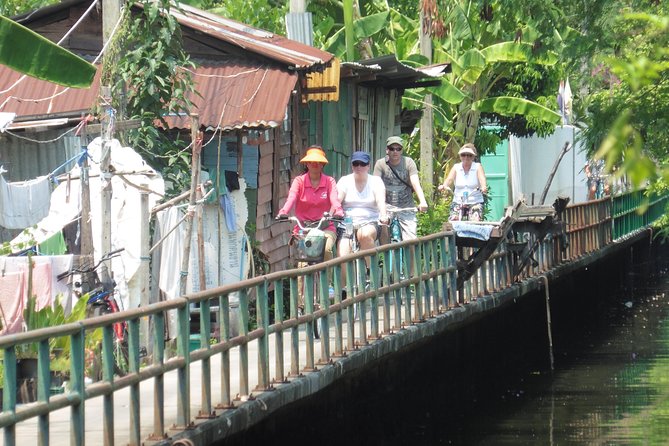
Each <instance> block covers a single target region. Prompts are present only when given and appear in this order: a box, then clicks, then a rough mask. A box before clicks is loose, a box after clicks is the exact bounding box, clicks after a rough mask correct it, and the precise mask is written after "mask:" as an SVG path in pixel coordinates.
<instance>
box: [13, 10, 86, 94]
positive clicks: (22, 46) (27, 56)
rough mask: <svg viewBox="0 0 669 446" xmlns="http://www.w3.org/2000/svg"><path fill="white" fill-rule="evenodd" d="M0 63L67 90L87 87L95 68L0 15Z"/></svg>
mask: <svg viewBox="0 0 669 446" xmlns="http://www.w3.org/2000/svg"><path fill="white" fill-rule="evenodd" d="M0 64H2V65H6V66H8V67H9V68H12V69H13V70H16V71H18V72H20V73H24V74H27V75H28V76H31V77H35V78H37V79H42V80H45V81H49V82H53V83H56V84H59V85H64V86H66V87H74V88H85V87H89V86H90V85H91V83H92V82H93V77H94V76H95V66H94V65H92V64H90V63H88V62H86V61H85V60H84V59H82V58H80V57H79V56H77V55H75V54H73V53H71V52H70V51H68V50H66V49H65V48H61V47H60V46H58V45H56V44H55V43H53V42H51V41H50V40H48V39H46V38H44V37H42V36H40V35H39V34H37V33H35V32H33V31H31V30H30V29H28V28H26V27H25V26H23V25H20V24H18V23H16V22H14V21H12V20H10V19H8V18H6V17H3V16H0Z"/></svg>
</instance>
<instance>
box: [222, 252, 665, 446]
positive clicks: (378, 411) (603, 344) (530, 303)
mask: <svg viewBox="0 0 669 446" xmlns="http://www.w3.org/2000/svg"><path fill="white" fill-rule="evenodd" d="M656 260H657V259H656ZM617 262H618V263H617ZM593 270H594V271H593ZM616 271H617V272H618V273H619V274H612V272H613V273H615V272H616ZM635 274H636V272H628V271H627V269H626V267H625V266H624V264H620V262H619V260H618V259H611V260H610V261H609V262H608V263H604V264H602V265H600V266H599V267H597V268H590V270H589V271H586V272H583V273H581V274H574V275H573V276H572V277H571V278H570V280H569V281H566V283H563V284H560V285H559V286H557V285H556V286H555V287H554V288H552V289H551V309H552V325H553V344H554V354H555V371H554V372H553V373H551V371H550V362H549V351H548V337H547V333H546V320H545V306H544V294H543V291H541V292H540V293H537V295H536V296H533V297H532V298H530V299H526V300H525V301H524V302H523V303H521V304H518V305H515V306H514V307H513V308H511V309H509V310H507V311H501V312H499V313H497V314H495V315H494V316H492V317H487V318H486V319H484V320H482V321H481V322H480V323H478V324H477V325H476V326H475V327H469V328H467V329H465V330H460V331H458V332H457V333H451V334H447V335H444V336H442V337H441V338H439V339H436V340H434V341H433V342H430V343H429V344H425V345H421V346H417V347H415V348H413V349H412V350H411V351H410V352H407V353H406V354H404V355H401V356H397V357H395V358H392V359H390V360H384V361H380V362H379V363H378V364H377V367H376V368H375V369H374V370H373V371H371V372H367V373H365V374H357V375H355V376H350V377H349V378H348V379H347V380H345V381H343V382H342V383H339V384H338V385H336V386H333V387H332V388H330V389H326V390H325V391H323V392H321V393H320V394H318V395H316V396H315V397H314V398H311V399H309V401H306V402H303V403H300V404H299V405H297V406H295V407H291V408H290V409H289V410H281V411H280V412H278V413H276V416H274V417H272V419H271V420H269V421H268V422H265V423H263V424H262V425H260V426H259V427H258V428H257V429H254V430H253V431H251V432H247V433H245V434H243V435H240V436H237V437H236V438H232V439H228V440H227V441H226V442H225V444H226V445H236V444H249V445H250V444H267V442H273V441H278V440H282V439H285V441H287V442H290V444H292V445H300V444H305V445H306V444H313V443H318V444H320V445H391V446H394V445H414V444H421V445H431V444H467V445H469V444H474V445H507V444H508V445H511V444H513V445H517V444H541V445H546V444H548V445H563V444H588V445H591V444H595V445H596V444H616V445H617V444H667V443H669V316H668V314H669V313H668V312H667V309H668V308H669V302H668V301H669V299H668V298H667V295H669V279H666V278H665V279H663V281H661V282H659V283H658V284H657V285H655V286H652V287H650V286H649V285H648V284H649V283H650V282H649V281H648V279H647V278H646V277H643V276H638V275H635ZM614 279H615V280H614ZM632 280H633V283H636V284H644V287H646V288H643V289H642V288H638V287H635V288H631V287H630V284H631V283H632ZM281 442H283V441H281Z"/></svg>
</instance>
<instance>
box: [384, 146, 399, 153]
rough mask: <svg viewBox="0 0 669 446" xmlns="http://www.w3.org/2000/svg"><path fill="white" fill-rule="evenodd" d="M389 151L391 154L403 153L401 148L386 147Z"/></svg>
mask: <svg viewBox="0 0 669 446" xmlns="http://www.w3.org/2000/svg"><path fill="white" fill-rule="evenodd" d="M386 148H387V149H388V150H390V151H391V152H401V151H402V148H401V147H386Z"/></svg>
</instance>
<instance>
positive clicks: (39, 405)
mask: <svg viewBox="0 0 669 446" xmlns="http://www.w3.org/2000/svg"><path fill="white" fill-rule="evenodd" d="M644 200H645V201H644ZM666 203H667V196H666V195H665V196H650V197H646V198H644V196H643V195H642V193H641V192H632V193H628V194H625V195H622V196H617V197H614V198H610V197H609V198H604V199H601V200H596V201H591V202H588V203H582V204H576V205H572V206H568V207H567V209H566V210H565V212H564V221H565V223H566V234H565V236H564V237H563V238H562V237H554V236H548V237H546V238H545V239H544V240H542V241H541V242H540V243H539V244H538V249H537V251H536V254H535V260H536V265H531V266H530V267H529V268H528V269H527V270H526V271H524V272H522V273H521V274H520V276H519V277H517V278H516V277H513V276H514V274H513V268H514V264H515V263H514V261H515V256H516V254H514V253H513V252H512V251H511V250H509V249H507V246H506V244H502V246H501V247H500V248H499V249H498V250H497V251H496V252H495V253H494V254H493V255H492V256H491V257H490V258H489V259H488V260H487V261H485V262H484V263H483V265H482V266H481V268H480V270H479V271H477V272H476V274H474V275H473V276H472V278H471V279H470V280H469V281H468V282H466V284H465V287H464V291H463V292H462V293H458V291H457V285H456V283H457V281H456V274H457V267H456V252H457V249H456V246H455V238H454V236H453V234H451V233H447V232H442V233H438V234H431V235H429V236H426V237H422V238H420V239H417V240H408V241H403V242H400V243H396V244H391V245H385V246H380V247H376V248H373V249H369V250H365V251H360V252H357V253H354V254H351V255H348V256H346V257H341V258H336V259H332V260H329V261H327V262H323V263H320V264H317V265H311V266H307V267H305V268H300V269H295V270H290V271H280V272H275V273H271V274H268V275H265V276H261V277H255V278H252V279H248V280H245V281H241V282H238V283H235V284H230V285H226V286H223V287H219V288H215V289H210V290H206V291H202V292H198V293H193V294H190V295H186V296H183V297H180V298H177V299H173V300H171V301H168V302H160V303H154V304H150V305H148V306H145V307H143V308H136V309H131V310H126V311H123V312H120V313H114V314H108V315H105V316H101V317H97V318H92V319H86V320H83V321H80V322H77V323H71V324H66V325H62V326H59V327H49V328H44V329H40V330H35V331H31V332H25V333H19V334H14V335H7V336H3V337H0V350H2V351H3V352H4V394H3V406H2V412H1V413H0V427H2V428H3V429H4V440H5V443H4V444H6V445H14V444H15V443H16V430H15V426H16V424H17V423H19V422H21V421H24V420H27V419H30V418H33V417H37V419H38V426H39V433H38V436H39V441H40V443H41V444H49V433H48V432H49V429H48V424H49V414H50V413H51V412H53V411H55V410H58V409H62V408H64V407H70V412H71V443H72V444H77V445H78V444H83V441H84V436H85V435H84V434H85V422H86V420H85V417H84V413H85V404H86V401H87V400H88V399H91V398H94V397H99V396H102V400H103V414H104V420H102V423H103V434H102V435H103V442H104V443H105V444H113V443H114V437H115V431H114V427H115V423H114V421H115V417H116V416H120V415H121V414H117V413H115V412H114V394H115V392H118V391H119V390H121V389H124V388H129V390H130V402H129V405H128V408H129V416H130V426H129V432H128V441H129V442H130V443H133V444H139V443H141V441H142V438H141V433H142V426H141V424H140V416H139V414H140V408H141V406H142V401H140V392H139V386H140V383H141V382H142V381H146V380H152V381H153V392H154V397H153V401H152V402H150V403H149V404H152V405H153V419H152V420H149V422H147V421H146V420H141V421H144V423H146V424H148V425H149V426H150V430H151V432H152V434H151V435H150V439H154V440H155V439H161V438H164V435H165V430H166V425H167V423H168V420H166V413H165V398H166V394H165V375H166V374H167V373H169V372H172V371H176V373H177V376H178V380H177V382H178V385H177V388H176V393H177V411H176V416H175V419H173V420H170V421H169V422H171V423H174V425H175V426H176V427H178V428H182V429H185V428H188V427H189V426H191V425H192V422H193V415H192V414H191V402H193V403H195V404H196V407H199V410H198V414H197V416H198V417H207V416H212V415H213V414H214V410H215V409H223V408H231V407H234V402H235V401H236V400H242V401H243V400H244V399H246V398H249V397H250V396H251V392H252V389H253V390H258V391H263V390H268V389H270V388H272V386H273V385H274V384H276V383H282V382H285V381H286V377H287V376H297V375H299V374H301V373H302V372H304V371H309V370H315V369H316V366H317V364H325V363H328V362H330V361H333V360H336V358H338V357H341V356H342V355H344V354H345V353H346V352H347V351H352V350H355V349H356V348H359V347H360V346H364V345H366V344H367V343H368V342H370V340H375V339H378V338H380V337H381V336H383V335H387V334H390V333H392V332H393V331H396V330H400V329H401V328H402V327H406V326H409V325H411V324H415V323H420V322H421V321H424V320H426V319H428V318H431V317H434V316H436V315H439V314H441V313H443V312H445V311H447V310H449V309H450V308H453V307H455V306H459V305H462V304H465V303H467V302H469V301H471V300H472V299H475V298H477V297H481V296H483V295H486V294H488V293H490V292H495V291H500V290H502V289H504V288H506V287H508V286H511V285H512V284H513V282H514V281H515V280H517V279H523V278H525V277H529V276H530V275H536V274H543V273H545V272H546V271H547V270H549V269H551V268H552V267H554V266H556V265H558V264H560V263H562V262H567V261H571V260H574V259H577V258H578V257H580V256H583V255H585V254H587V253H590V252H593V251H595V250H598V249H601V248H602V247H603V246H605V245H606V244H608V243H610V242H611V241H612V240H614V239H616V238H619V237H621V236H624V235H626V234H629V233H631V232H634V231H636V230H638V229H641V228H643V227H645V226H646V225H648V224H650V223H651V222H652V221H653V220H654V219H656V218H658V217H659V216H660V215H662V213H663V209H664V207H665V206H666ZM640 207H643V208H644V213H643V214H639V213H638V212H637V211H636V210H637V209H639V208H640ZM515 237H516V241H519V242H525V243H533V242H534V241H535V240H534V239H533V237H534V236H533V235H532V234H529V233H517V234H515ZM463 252H464V250H463ZM465 255H468V254H466V253H465ZM367 265H369V276H368V275H367V274H366V270H367ZM344 271H345V272H346V274H345V279H343V276H344V275H343V274H342V273H343V272H344ZM298 277H302V278H303V279H304V280H303V281H302V282H303V283H304V294H305V312H304V314H303V315H298V311H297V310H298V296H299V292H300V290H298V280H297V279H298ZM368 277H369V282H368V281H367V280H368ZM330 278H331V280H330ZM344 282H345V283H344ZM330 286H332V288H333V291H334V295H333V296H331V295H330ZM344 286H345V288H344ZM344 289H345V290H346V293H347V294H346V298H343V296H342V294H343V293H342V292H343V290H344ZM286 293H288V294H286ZM232 295H237V296H238V302H239V306H238V314H237V315H236V316H234V318H233V319H231V311H232V310H233V308H232V306H231V303H230V297H231V296H232ZM253 297H254V298H255V305H253V306H252V305H251V299H252V298H253ZM212 302H213V303H215V304H217V306H218V307H217V308H216V309H212V306H211V305H212ZM314 303H318V306H315V305H314ZM193 304H196V305H199V306H200V326H199V332H198V333H195V335H196V336H197V337H198V340H199V343H198V347H199V348H197V349H195V350H194V351H191V345H190V336H191V333H190V331H191V329H190V324H189V318H190V308H191V305H193ZM252 307H253V308H254V310H255V315H256V319H255V321H254V323H253V325H251V322H252V321H251V320H250V314H251V312H250V309H251V308H252ZM356 308H357V311H356ZM175 311H176V313H177V326H178V333H177V336H176V339H175V341H174V344H173V346H172V347H168V346H167V345H166V343H165V340H164V337H163V336H161V334H162V333H164V330H165V322H166V317H167V315H168V314H171V313H174V312H175ZM212 314H214V315H216V319H217V321H218V338H217V339H213V340H212V338H211V333H212V326H211V323H210V321H211V316H212ZM147 317H148V318H151V321H152V323H153V327H154V334H155V335H154V336H153V339H152V341H153V343H152V359H151V362H150V364H145V365H144V366H141V365H140V345H139V321H140V320H141V319H142V318H147ZM120 321H127V323H128V335H129V338H128V339H129V342H128V350H129V352H128V357H129V367H128V374H127V375H126V376H123V377H119V376H115V374H114V364H115V363H114V355H113V351H114V348H115V346H114V341H113V336H112V330H113V325H114V324H115V323H117V322H120ZM235 321H236V322H237V323H236V324H234V323H233V322H235ZM330 324H332V325H333V327H332V330H331V327H330ZM233 326H236V327H237V330H233ZM317 326H319V328H320V330H319V332H320V336H321V339H320V351H319V352H316V351H315V334H316V329H317V328H316V327H317ZM99 329H102V342H101V347H100V352H99V354H100V357H101V359H102V379H101V380H100V381H98V382H94V383H89V384H86V383H85V380H84V377H85V373H84V370H85V367H86V342H85V341H86V338H87V336H91V335H92V334H93V333H94V332H95V331H96V330H99ZM284 335H287V338H286V339H287V340H288V342H287V345H286V343H284ZM57 337H69V340H70V345H71V362H70V378H71V381H70V388H69V390H67V391H66V393H65V394H64V395H49V379H50V378H49V365H50V353H49V340H50V339H53V338H57ZM33 343H37V345H38V380H37V396H38V398H37V402H36V403H33V404H30V405H25V406H17V401H16V390H17V382H16V376H17V370H16V351H15V349H16V348H17V346H21V345H27V344H33ZM251 343H256V345H257V352H258V355H257V358H250V357H249V345H250V344H251ZM301 343H304V344H305V345H306V349H305V351H304V357H301V352H300V345H301ZM174 346H176V352H174V351H173V350H174ZM272 347H273V348H272ZM272 352H273V356H274V361H271V353H272ZM233 354H234V355H235V359H236V360H237V362H238V367H239V371H238V374H234V376H235V377H236V381H234V382H233V373H231V370H230V368H231V363H232V355H233ZM317 354H318V355H319V357H317ZM216 355H218V357H219V359H220V364H221V369H220V376H219V377H218V379H219V381H220V382H219V385H218V386H214V385H213V381H214V379H213V377H212V374H211V371H212V365H211V360H212V358H213V357H215V356H216ZM284 358H287V359H284ZM251 361H253V362H254V364H255V365H256V366H257V376H254V377H253V382H252V381H251V379H252V378H251V376H250V364H251ZM193 363H199V366H200V376H199V379H200V383H201V386H200V395H199V401H193V398H194V397H195V395H192V394H191V383H190V379H191V365H192V364H193ZM215 387H217V388H218V394H216V395H214V388H215ZM235 390H236V392H237V393H236V394H235ZM233 395H234V396H233ZM214 398H217V399H218V404H215V403H214ZM123 415H124V416H127V415H128V414H127V413H126V414H123Z"/></svg>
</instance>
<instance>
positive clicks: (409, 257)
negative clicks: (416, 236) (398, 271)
mask: <svg viewBox="0 0 669 446" xmlns="http://www.w3.org/2000/svg"><path fill="white" fill-rule="evenodd" d="M402 261H403V262H404V265H403V266H402V267H403V268H404V271H406V272H407V274H406V276H407V278H410V277H411V276H413V275H414V274H416V268H415V263H416V256H415V245H411V246H409V247H408V248H407V249H405V251H404V255H403V256H402ZM415 288H416V287H415V286H414V289H415ZM402 292H403V293H404V300H405V302H404V323H405V324H406V325H411V324H412V323H413V318H412V317H411V313H412V306H413V300H412V298H411V285H410V284H405V285H404V286H403V287H402Z"/></svg>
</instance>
